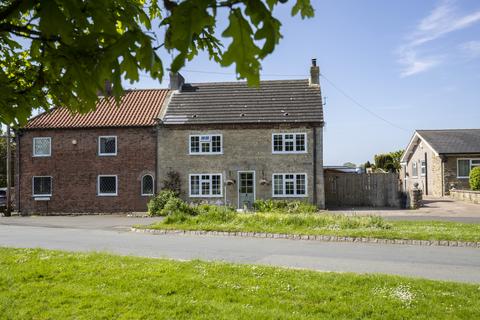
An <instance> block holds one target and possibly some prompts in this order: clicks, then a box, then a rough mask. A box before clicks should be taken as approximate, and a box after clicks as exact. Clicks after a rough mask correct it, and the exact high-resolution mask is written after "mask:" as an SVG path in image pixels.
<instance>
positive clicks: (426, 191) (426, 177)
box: [425, 152, 428, 195]
mask: <svg viewBox="0 0 480 320" xmlns="http://www.w3.org/2000/svg"><path fill="white" fill-rule="evenodd" d="M425 194H426V195H428V162H427V153H426V152H425Z"/></svg>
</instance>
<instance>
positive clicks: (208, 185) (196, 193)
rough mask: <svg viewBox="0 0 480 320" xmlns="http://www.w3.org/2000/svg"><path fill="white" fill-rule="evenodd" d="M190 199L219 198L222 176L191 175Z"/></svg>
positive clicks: (217, 174) (218, 174) (216, 174)
mask: <svg viewBox="0 0 480 320" xmlns="http://www.w3.org/2000/svg"><path fill="white" fill-rule="evenodd" d="M189 185H190V197H221V196H222V185H223V182H222V174H221V173H215V174H191V175H190V183H189Z"/></svg>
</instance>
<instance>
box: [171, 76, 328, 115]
mask: <svg viewBox="0 0 480 320" xmlns="http://www.w3.org/2000/svg"><path fill="white" fill-rule="evenodd" d="M162 121H163V123H164V124H166V125H168V124H243V123H249V124H251V123H319V124H320V125H323V107H322V98H321V93H320V87H319V86H318V85H317V86H310V85H309V81H308V80H273V81H261V82H260V87H258V88H257V87H249V86H248V85H247V84H246V83H245V82H212V83H197V84H185V85H184V86H183V87H182V90H181V92H176V93H174V94H173V95H172V97H171V100H170V102H169V104H168V107H167V110H166V112H165V114H164V116H163V117H162Z"/></svg>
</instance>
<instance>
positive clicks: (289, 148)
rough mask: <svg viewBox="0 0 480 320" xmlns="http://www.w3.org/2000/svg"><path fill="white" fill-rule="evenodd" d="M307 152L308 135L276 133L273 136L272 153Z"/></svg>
mask: <svg viewBox="0 0 480 320" xmlns="http://www.w3.org/2000/svg"><path fill="white" fill-rule="evenodd" d="M305 152H307V134H306V133H274V134H273V135H272V153H305Z"/></svg>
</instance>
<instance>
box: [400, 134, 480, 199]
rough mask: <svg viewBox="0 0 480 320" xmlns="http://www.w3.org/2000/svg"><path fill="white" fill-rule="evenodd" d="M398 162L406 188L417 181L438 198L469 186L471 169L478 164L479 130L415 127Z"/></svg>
mask: <svg viewBox="0 0 480 320" xmlns="http://www.w3.org/2000/svg"><path fill="white" fill-rule="evenodd" d="M401 163H402V172H401V177H402V181H403V185H404V187H405V189H406V190H410V189H411V188H412V187H413V185H414V184H415V183H418V187H419V188H420V189H422V190H423V192H424V194H426V195H432V196H438V197H440V196H444V195H446V194H448V193H449V190H450V189H451V188H452V187H454V188H457V189H469V188H470V187H469V183H468V177H469V174H470V170H471V169H472V168H473V167H476V166H480V129H452V130H416V131H415V133H414V134H413V137H412V138H411V140H410V143H409V144H408V146H407V148H406V150H405V152H404V154H403V155H402V158H401Z"/></svg>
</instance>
